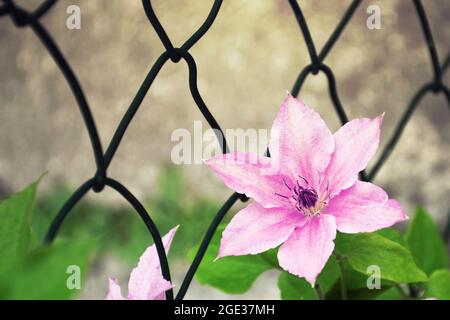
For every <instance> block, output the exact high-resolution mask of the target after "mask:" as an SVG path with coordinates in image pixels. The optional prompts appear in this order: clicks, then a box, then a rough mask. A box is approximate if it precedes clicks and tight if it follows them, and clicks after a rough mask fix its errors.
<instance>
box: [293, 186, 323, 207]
mask: <svg viewBox="0 0 450 320" xmlns="http://www.w3.org/2000/svg"><path fill="white" fill-rule="evenodd" d="M317 200H318V196H317V192H316V191H315V190H314V189H303V190H300V192H299V195H298V198H297V203H298V205H299V206H300V207H303V208H312V207H315V205H316V203H317Z"/></svg>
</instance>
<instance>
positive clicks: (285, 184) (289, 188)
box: [283, 178, 292, 191]
mask: <svg viewBox="0 0 450 320" xmlns="http://www.w3.org/2000/svg"><path fill="white" fill-rule="evenodd" d="M283 182H284V185H285V186H286V188H288V189H289V191H292V189H291V187H289V186H288V184H287V183H286V180H284V178H283Z"/></svg>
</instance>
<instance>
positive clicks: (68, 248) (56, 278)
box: [2, 241, 106, 300]
mask: <svg viewBox="0 0 450 320" xmlns="http://www.w3.org/2000/svg"><path fill="white" fill-rule="evenodd" d="M94 247H95V241H89V242H88V241H71V242H64V243H58V244H54V245H52V246H48V247H47V246H44V247H40V248H37V249H35V250H33V251H32V252H30V254H28V255H27V256H26V257H25V258H23V260H21V262H20V264H18V265H17V266H16V268H15V269H14V270H11V273H10V274H9V275H7V276H8V278H9V279H10V282H11V283H10V285H9V286H8V288H9V290H8V291H7V292H6V296H4V297H2V298H4V299H5V298H6V299H14V300H16V299H68V298H70V297H72V296H73V295H75V294H76V293H78V292H79V290H77V289H76V288H69V287H68V286H67V281H68V279H69V280H70V278H69V277H70V276H71V274H73V273H68V272H69V271H71V270H70V268H69V267H71V266H72V267H73V266H75V268H77V269H78V268H79V271H80V276H81V279H82V278H84V277H85V275H86V273H87V261H88V255H89V253H91V252H92V249H93V248H94ZM68 268H69V269H68ZM71 272H73V271H71ZM77 272H78V271H77ZM80 281H81V280H80ZM105 281H106V279H105Z"/></svg>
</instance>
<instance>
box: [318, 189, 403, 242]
mask: <svg viewBox="0 0 450 320" xmlns="http://www.w3.org/2000/svg"><path fill="white" fill-rule="evenodd" d="M325 213H327V214H331V215H333V216H334V217H335V218H336V226H337V229H338V230H339V231H341V232H345V233H357V232H373V231H376V230H378V229H382V228H387V227H390V226H392V225H394V224H396V223H397V222H400V221H403V220H405V219H407V218H408V217H407V216H406V214H405V212H404V211H403V210H402V208H401V207H400V204H399V203H398V202H397V201H396V200H388V195H387V194H386V192H384V190H383V189H381V188H380V187H378V186H376V185H374V184H372V183H369V182H362V181H357V182H356V184H355V185H354V186H353V187H351V188H350V189H347V190H344V191H342V192H341V193H340V194H338V195H337V196H336V197H334V198H333V199H331V200H330V203H329V204H328V205H327V207H326V208H325Z"/></svg>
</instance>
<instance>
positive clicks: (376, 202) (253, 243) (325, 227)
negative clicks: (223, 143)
mask: <svg viewBox="0 0 450 320" xmlns="http://www.w3.org/2000/svg"><path fill="white" fill-rule="evenodd" d="M381 122H382V116H378V117H376V118H375V119H366V118H364V119H355V120H352V121H350V122H348V123H347V124H345V125H344V126H343V127H341V128H340V129H339V130H338V131H337V132H336V133H335V134H334V135H333V134H332V133H331V132H330V130H329V129H328V127H327V126H326V124H325V122H324V121H323V120H322V119H321V117H320V116H319V114H318V113H317V112H315V111H314V110H313V109H311V108H309V107H307V106H306V105H304V104H303V103H302V102H300V101H299V100H297V99H296V98H294V97H292V96H291V95H290V94H288V96H287V97H286V99H285V101H284V102H283V104H282V105H281V108H280V111H279V113H278V115H277V117H276V119H275V122H274V124H273V126H272V130H271V137H270V139H271V140H270V144H269V150H270V153H271V158H268V157H260V156H257V155H253V154H246V153H231V154H225V155H220V156H218V157H214V158H212V159H209V160H206V161H205V162H206V164H207V165H208V166H210V167H211V168H212V169H213V170H214V172H215V173H216V174H217V175H218V176H219V177H220V178H221V179H222V180H223V182H224V183H225V184H226V185H227V186H228V187H229V188H231V189H233V190H235V191H237V192H239V193H244V194H245V195H247V196H248V197H251V198H253V199H254V201H255V202H254V203H251V204H250V205H248V206H247V207H246V208H245V209H243V210H241V211H240V212H238V213H237V214H236V215H235V216H234V218H233V219H232V221H231V222H230V224H229V225H228V226H227V227H226V229H225V230H224V232H223V234H222V240H221V245H220V250H219V256H218V257H224V256H238V255H246V254H257V253H260V252H263V251H266V250H268V249H271V248H275V247H277V246H279V245H281V247H280V248H279V251H278V261H279V263H280V266H281V267H282V268H283V269H285V270H286V271H288V272H290V273H292V274H294V275H297V276H299V277H304V278H305V279H306V280H307V281H308V282H309V283H311V285H314V283H315V281H316V278H317V276H318V275H319V273H320V272H321V270H322V269H323V267H324V266H325V263H326V262H327V260H328V258H329V257H330V255H331V254H332V252H333V249H334V242H333V240H334V239H335V237H336V230H339V231H340V232H344V233H358V232H372V231H375V230H378V229H381V228H385V227H389V226H392V225H393V224H395V223H397V222H399V221H403V220H405V219H407V218H408V217H407V216H406V214H405V213H404V211H403V210H402V208H401V207H400V205H399V203H398V202H397V201H396V200H393V199H389V198H388V195H387V194H386V192H385V191H384V190H383V189H381V188H380V187H378V186H376V185H374V184H372V183H369V182H363V181H359V180H358V173H359V172H360V171H361V170H363V169H364V168H365V167H366V165H367V163H368V161H369V160H370V159H371V158H372V156H373V155H374V153H375V151H376V149H377V148H378V144H379V142H380V127H381ZM252 160H253V161H252ZM255 160H256V161H255ZM274 168H276V170H274Z"/></svg>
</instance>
